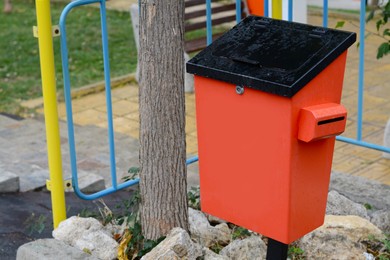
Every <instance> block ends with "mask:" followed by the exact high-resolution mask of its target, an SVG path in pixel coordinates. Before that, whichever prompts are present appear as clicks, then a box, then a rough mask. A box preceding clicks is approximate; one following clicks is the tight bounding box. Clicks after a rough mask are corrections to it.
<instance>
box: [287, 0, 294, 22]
mask: <svg viewBox="0 0 390 260" xmlns="http://www.w3.org/2000/svg"><path fill="white" fill-rule="evenodd" d="M293 11H294V6H293V0H288V20H289V21H290V22H292V20H293Z"/></svg>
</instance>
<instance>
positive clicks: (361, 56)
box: [206, 0, 390, 153]
mask: <svg viewBox="0 0 390 260" xmlns="http://www.w3.org/2000/svg"><path fill="white" fill-rule="evenodd" d="M269 2H271V3H272V0H270V1H268V0H265V1H264V16H267V17H269V6H270V5H269ZM236 6H237V7H238V6H240V8H237V9H236V19H237V20H238V21H239V20H241V19H239V18H241V0H236ZM206 7H207V10H206V13H207V14H209V15H207V25H208V26H209V25H210V26H211V0H206ZM365 17H366V1H360V33H359V35H360V40H359V42H360V46H359V81H358V104H357V110H358V111H357V131H356V138H349V137H344V136H337V140H338V141H342V142H346V143H350V144H353V145H358V146H362V147H366V148H370V149H375V150H378V151H382V152H387V153H390V147H385V146H381V145H378V144H373V143H369V142H365V141H363V140H362V131H363V96H364V53H365V49H364V48H365V30H366V18H365ZM288 20H289V21H292V20H293V1H292V0H288ZM322 24H323V26H324V27H328V0H324V1H323V20H322ZM207 39H211V28H207ZM208 44H210V43H209V42H208Z"/></svg>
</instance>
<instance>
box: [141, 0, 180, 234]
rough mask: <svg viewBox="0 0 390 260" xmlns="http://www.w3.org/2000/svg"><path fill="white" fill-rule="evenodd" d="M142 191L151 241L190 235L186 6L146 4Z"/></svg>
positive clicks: (163, 1)
mask: <svg viewBox="0 0 390 260" xmlns="http://www.w3.org/2000/svg"><path fill="white" fill-rule="evenodd" d="M140 10H141V12H140V49H139V56H138V60H139V65H140V82H139V83H140V94H139V95H140V96H139V97H140V100H139V102H140V146H141V147H140V165H141V172H140V190H141V224H142V232H143V235H144V237H145V238H147V239H157V238H159V237H161V236H164V235H166V234H167V233H168V231H169V230H171V229H172V228H173V227H182V228H184V229H186V230H188V210H187V174H186V163H185V160H186V150H185V147H186V143H185V106H184V101H185V99H184V56H183V54H184V41H183V37H184V36H183V35H184V1H177V0H141V9H140Z"/></svg>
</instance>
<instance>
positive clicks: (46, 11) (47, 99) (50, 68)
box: [35, 0, 66, 228]
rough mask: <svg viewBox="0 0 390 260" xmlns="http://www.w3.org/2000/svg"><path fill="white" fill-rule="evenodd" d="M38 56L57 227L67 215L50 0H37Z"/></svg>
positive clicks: (52, 201)
mask: <svg viewBox="0 0 390 260" xmlns="http://www.w3.org/2000/svg"><path fill="white" fill-rule="evenodd" d="M35 4H36V11H37V27H38V44H39V57H40V64H41V78H42V92H43V100H44V113H45V125H46V139H47V156H48V163H49V171H50V185H51V203H52V210H53V223H54V228H56V227H57V226H58V225H59V223H60V222H61V221H63V220H65V219H66V207H65V193H64V181H63V178H62V161H61V143H60V130H59V125H58V113H57V95H56V82H55V69H54V51H53V39H52V37H53V35H52V24H51V14H50V1H49V0H36V1H35Z"/></svg>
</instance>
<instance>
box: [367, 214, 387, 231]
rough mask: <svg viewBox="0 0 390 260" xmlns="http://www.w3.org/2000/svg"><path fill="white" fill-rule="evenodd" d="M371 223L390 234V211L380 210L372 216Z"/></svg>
mask: <svg viewBox="0 0 390 260" xmlns="http://www.w3.org/2000/svg"><path fill="white" fill-rule="evenodd" d="M371 223H372V224H374V225H375V226H377V227H378V228H379V229H380V230H382V231H383V233H385V234H390V211H389V210H378V211H375V212H374V213H373V214H372V216H371Z"/></svg>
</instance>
